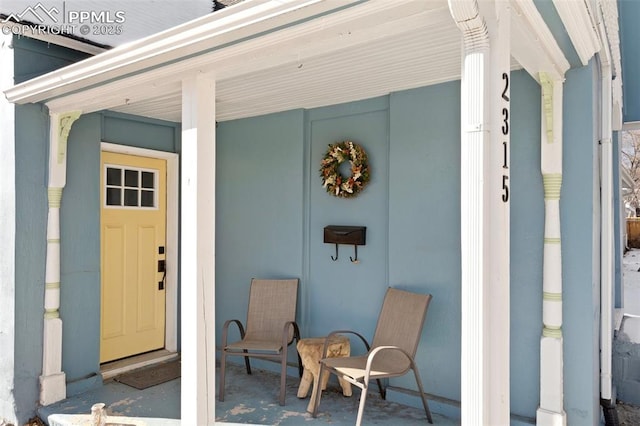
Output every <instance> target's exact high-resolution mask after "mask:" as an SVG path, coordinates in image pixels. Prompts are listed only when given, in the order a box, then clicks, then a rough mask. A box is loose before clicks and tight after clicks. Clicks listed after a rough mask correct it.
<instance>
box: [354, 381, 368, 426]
mask: <svg viewBox="0 0 640 426" xmlns="http://www.w3.org/2000/svg"><path fill="white" fill-rule="evenodd" d="M368 390H369V384H368V383H363V386H362V388H361V390H360V405H359V406H358V417H357V418H356V426H360V425H361V424H362V414H363V413H364V403H365V402H366V400H367V392H368Z"/></svg>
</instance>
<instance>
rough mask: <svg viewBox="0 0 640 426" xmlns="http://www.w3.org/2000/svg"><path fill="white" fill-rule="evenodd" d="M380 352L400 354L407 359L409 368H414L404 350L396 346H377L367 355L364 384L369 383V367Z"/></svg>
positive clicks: (410, 358)
mask: <svg viewBox="0 0 640 426" xmlns="http://www.w3.org/2000/svg"><path fill="white" fill-rule="evenodd" d="M382 351H396V352H400V353H401V354H403V355H404V356H405V357H407V360H408V361H409V365H410V366H411V368H415V363H414V361H413V358H412V357H411V355H409V353H408V352H407V351H405V350H404V349H402V348H399V347H398V346H378V347H377V348H375V349H374V350H372V351H371V352H369V355H367V365H366V367H365V370H364V381H365V383H367V382H368V381H369V376H370V374H371V365H373V360H374V358H375V357H376V355H378V353H380V352H382ZM405 371H408V370H405Z"/></svg>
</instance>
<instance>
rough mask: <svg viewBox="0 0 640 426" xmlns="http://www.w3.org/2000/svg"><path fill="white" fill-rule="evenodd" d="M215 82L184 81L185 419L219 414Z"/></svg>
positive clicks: (208, 419)
mask: <svg viewBox="0 0 640 426" xmlns="http://www.w3.org/2000/svg"><path fill="white" fill-rule="evenodd" d="M215 98H216V84H215V80H214V79H213V78H211V77H210V76H205V75H197V76H193V77H188V78H185V79H184V80H183V82H182V164H183V167H182V169H181V170H182V174H181V176H182V209H181V214H182V226H181V244H180V247H181V283H180V285H181V296H182V297H181V306H182V309H181V312H182V314H181V319H182V382H181V396H180V402H181V405H180V410H181V419H182V424H185V425H207V424H209V425H212V424H214V420H215V350H216V348H215V302H214V294H215V293H214V286H215V222H216V217H215V176H216V168H215V165H216V158H215V153H216V133H215V120H216V109H215V107H216V102H215Z"/></svg>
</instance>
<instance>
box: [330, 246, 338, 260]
mask: <svg viewBox="0 0 640 426" xmlns="http://www.w3.org/2000/svg"><path fill="white" fill-rule="evenodd" d="M331 260H333V261H334V262H335V261H336V260H338V244H336V257H333V256H331Z"/></svg>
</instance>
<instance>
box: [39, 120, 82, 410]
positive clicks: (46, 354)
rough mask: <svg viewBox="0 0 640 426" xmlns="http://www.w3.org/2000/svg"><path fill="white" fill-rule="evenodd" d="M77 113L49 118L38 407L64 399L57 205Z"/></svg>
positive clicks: (58, 208) (65, 176)
mask: <svg viewBox="0 0 640 426" xmlns="http://www.w3.org/2000/svg"><path fill="white" fill-rule="evenodd" d="M80 114H81V112H80V111H73V112H67V113H64V114H55V113H52V114H51V115H50V117H49V118H50V123H49V183H48V199H49V213H48V215H47V254H46V256H47V258H46V266H45V293H44V330H43V348H42V375H41V376H40V404H42V405H49V404H53V403H54V402H57V401H60V400H62V399H65V398H66V394H67V384H66V380H65V374H64V372H63V371H62V320H61V319H60V312H59V309H60V203H61V201H62V190H63V188H64V186H65V184H66V182H67V138H68V137H69V132H70V131H71V126H72V125H73V123H74V121H76V120H77V119H78V117H80Z"/></svg>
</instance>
